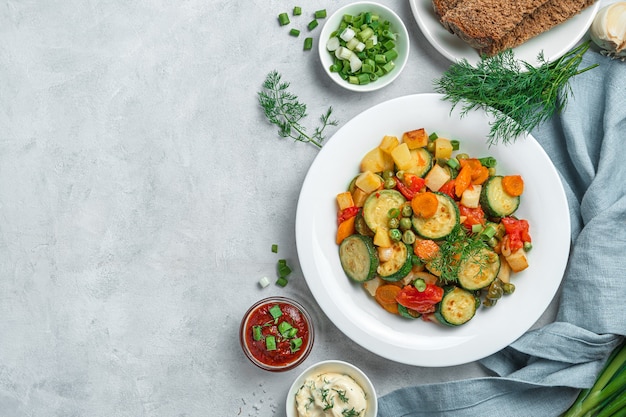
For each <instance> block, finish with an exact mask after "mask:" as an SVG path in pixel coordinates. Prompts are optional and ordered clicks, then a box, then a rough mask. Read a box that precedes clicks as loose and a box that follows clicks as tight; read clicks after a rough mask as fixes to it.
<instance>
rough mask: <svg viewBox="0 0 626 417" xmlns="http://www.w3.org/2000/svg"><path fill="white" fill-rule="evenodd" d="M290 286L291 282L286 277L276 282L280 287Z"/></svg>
mask: <svg viewBox="0 0 626 417" xmlns="http://www.w3.org/2000/svg"><path fill="white" fill-rule="evenodd" d="M287 284H289V280H288V279H287V278H285V277H280V278H278V279H277V280H276V285H278V286H279V287H286V286H287Z"/></svg>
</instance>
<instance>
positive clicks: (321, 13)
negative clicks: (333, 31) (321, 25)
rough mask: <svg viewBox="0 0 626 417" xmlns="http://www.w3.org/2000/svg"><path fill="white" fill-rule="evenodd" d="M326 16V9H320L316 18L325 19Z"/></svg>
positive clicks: (316, 13)
mask: <svg viewBox="0 0 626 417" xmlns="http://www.w3.org/2000/svg"><path fill="white" fill-rule="evenodd" d="M325 17H326V9H322V10H318V11H316V12H315V18H316V19H324V18H325Z"/></svg>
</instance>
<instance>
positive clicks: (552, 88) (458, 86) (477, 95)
mask: <svg viewBox="0 0 626 417" xmlns="http://www.w3.org/2000/svg"><path fill="white" fill-rule="evenodd" d="M589 45H590V42H589V41H587V42H585V43H582V44H581V45H580V46H578V47H576V48H574V49H572V50H571V51H569V52H568V53H566V54H565V55H563V56H562V57H561V58H559V59H558V60H556V61H554V62H548V61H546V60H545V59H544V56H543V52H541V53H539V56H538V58H537V60H538V61H539V63H540V65H538V66H537V67H535V66H533V65H532V64H529V63H527V62H525V61H518V60H516V59H515V55H514V53H513V51H512V50H510V49H508V50H505V51H503V52H501V53H499V54H497V55H495V56H493V57H490V58H487V57H483V58H482V59H481V60H480V61H479V62H478V63H477V64H476V66H472V65H471V64H469V63H468V62H467V60H465V59H464V60H462V61H459V62H457V63H454V64H452V65H451V66H450V68H449V69H448V70H447V71H446V72H445V73H444V74H443V76H442V77H441V78H439V79H436V80H435V81H434V84H435V91H436V92H438V93H441V94H444V100H448V101H451V102H452V108H453V109H454V107H455V106H456V105H458V104H459V103H461V104H462V112H461V115H462V116H464V115H466V114H467V113H468V112H469V111H471V110H473V109H482V110H484V111H485V112H487V113H488V114H491V115H493V116H494V121H493V122H492V123H491V127H490V132H489V136H488V142H489V143H490V144H492V145H493V144H496V143H497V142H498V141H501V142H502V143H510V142H514V141H515V140H516V139H517V138H518V137H519V136H520V135H522V134H523V133H524V132H530V131H531V130H532V129H534V128H535V127H537V126H538V125H540V124H542V123H543V122H545V121H547V120H548V119H550V118H551V117H552V116H553V115H554V114H555V113H560V112H561V111H562V110H563V109H564V108H565V106H566V104H567V101H568V97H569V95H570V94H571V87H570V85H569V80H570V79H571V78H572V77H573V76H575V75H578V74H582V73H583V72H585V71H588V70H590V69H592V68H595V67H596V66H598V65H597V64H594V65H591V66H589V67H587V68H584V69H582V70H579V69H578V66H579V64H580V62H581V61H582V57H583V54H584V53H585V52H586V51H587V49H589ZM559 94H560V97H559Z"/></svg>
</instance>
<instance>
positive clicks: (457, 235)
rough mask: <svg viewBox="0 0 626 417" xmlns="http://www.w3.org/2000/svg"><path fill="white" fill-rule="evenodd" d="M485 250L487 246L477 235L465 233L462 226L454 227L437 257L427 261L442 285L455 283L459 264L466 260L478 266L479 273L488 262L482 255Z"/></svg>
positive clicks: (441, 245) (442, 243)
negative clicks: (437, 274)
mask: <svg viewBox="0 0 626 417" xmlns="http://www.w3.org/2000/svg"><path fill="white" fill-rule="evenodd" d="M485 248H488V245H487V243H486V242H485V240H484V239H483V238H482V237H481V236H480V235H479V234H475V233H466V232H465V231H464V228H463V226H461V225H456V226H455V228H454V230H452V232H451V233H450V234H449V235H448V236H447V237H446V238H445V239H444V240H443V241H442V242H441V244H440V245H439V252H438V253H437V256H435V258H433V259H432V260H431V261H429V263H430V268H432V269H433V270H435V271H437V272H438V273H439V274H440V276H439V279H440V280H441V281H443V282H444V283H446V284H450V283H453V282H457V280H458V275H459V268H460V266H461V263H462V262H463V261H466V260H468V259H471V260H472V262H474V263H476V264H477V265H478V266H479V270H478V273H480V271H481V270H482V268H483V266H485V265H486V264H487V263H488V262H489V260H488V259H487V257H486V255H484V253H483V249H485Z"/></svg>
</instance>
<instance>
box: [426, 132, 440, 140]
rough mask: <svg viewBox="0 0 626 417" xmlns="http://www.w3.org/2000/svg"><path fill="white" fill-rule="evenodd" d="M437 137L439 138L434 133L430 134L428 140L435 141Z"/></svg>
mask: <svg viewBox="0 0 626 417" xmlns="http://www.w3.org/2000/svg"><path fill="white" fill-rule="evenodd" d="M438 137H439V136H438V135H437V134H436V133H435V132H433V133H431V134H430V135H429V136H428V140H435V139H437V138H438Z"/></svg>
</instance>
